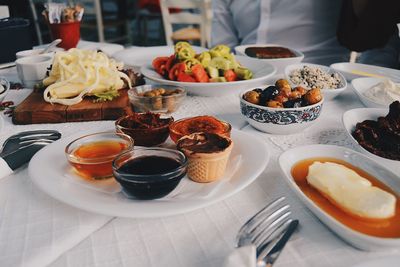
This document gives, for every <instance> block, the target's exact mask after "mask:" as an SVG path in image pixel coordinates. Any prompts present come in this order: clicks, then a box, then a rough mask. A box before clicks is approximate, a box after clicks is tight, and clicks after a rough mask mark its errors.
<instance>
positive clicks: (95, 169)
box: [65, 132, 133, 180]
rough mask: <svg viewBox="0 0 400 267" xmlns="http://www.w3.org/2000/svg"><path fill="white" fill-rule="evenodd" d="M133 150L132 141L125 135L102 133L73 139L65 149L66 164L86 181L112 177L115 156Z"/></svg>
mask: <svg viewBox="0 0 400 267" xmlns="http://www.w3.org/2000/svg"><path fill="white" fill-rule="evenodd" d="M132 148H133V139H132V138H131V137H129V136H128V135H126V134H121V133H114V132H102V133H95V134H89V135H85V136H82V137H80V138H78V139H75V140H74V141H72V142H71V143H69V144H68V145H67V147H66V148H65V154H66V156H67V159H68V162H69V163H70V164H71V165H72V166H73V167H74V169H75V171H76V172H77V173H78V174H79V175H80V176H81V177H83V178H86V179H95V180H101V179H107V178H111V177H112V174H113V173H112V162H113V160H114V159H115V157H116V156H117V155H119V154H120V153H123V152H125V151H128V150H130V149H132Z"/></svg>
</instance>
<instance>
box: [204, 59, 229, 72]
mask: <svg viewBox="0 0 400 267" xmlns="http://www.w3.org/2000/svg"><path fill="white" fill-rule="evenodd" d="M209 66H210V67H214V68H217V69H219V70H229V69H233V64H232V62H231V61H229V60H227V59H226V58H223V57H214V58H213V59H211V61H210V64H209Z"/></svg>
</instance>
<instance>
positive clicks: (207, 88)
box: [140, 53, 276, 96]
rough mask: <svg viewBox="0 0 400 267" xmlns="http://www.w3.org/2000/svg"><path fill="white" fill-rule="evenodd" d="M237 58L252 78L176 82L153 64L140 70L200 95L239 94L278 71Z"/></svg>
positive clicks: (258, 84) (257, 61)
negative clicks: (154, 67)
mask: <svg viewBox="0 0 400 267" xmlns="http://www.w3.org/2000/svg"><path fill="white" fill-rule="evenodd" d="M160 54H161V53H160ZM160 54H159V55H160ZM167 55H168V54H167ZM236 59H237V60H238V62H240V64H242V65H243V66H244V67H246V68H249V69H250V70H251V71H252V72H253V78H252V79H250V80H243V81H236V82H220V83H187V82H176V81H170V80H167V79H164V78H163V77H162V76H161V75H159V74H158V73H157V72H155V71H154V69H153V67H152V66H151V64H147V65H145V66H142V68H141V69H140V72H141V73H142V74H143V75H144V76H145V77H146V78H148V79H150V80H152V81H155V82H158V83H162V84H168V85H174V86H180V87H184V88H186V89H187V91H188V93H190V94H193V95H199V96H222V95H230V94H238V93H239V92H241V91H243V90H246V89H253V88H257V87H260V86H263V85H265V84H266V82H267V80H268V78H269V77H270V76H272V75H274V74H275V73H276V68H275V67H273V66H272V65H271V64H268V63H266V62H264V61H262V60H258V59H254V58H249V57H244V56H236Z"/></svg>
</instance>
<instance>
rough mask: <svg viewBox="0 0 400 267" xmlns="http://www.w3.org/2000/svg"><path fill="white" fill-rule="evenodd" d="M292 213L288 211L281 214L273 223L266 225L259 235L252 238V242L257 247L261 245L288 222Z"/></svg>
mask: <svg viewBox="0 0 400 267" xmlns="http://www.w3.org/2000/svg"><path fill="white" fill-rule="evenodd" d="M290 214H291V212H290V211H287V212H285V213H283V214H280V215H279V217H276V218H275V219H274V220H273V221H271V220H270V221H269V222H268V224H266V225H265V224H264V227H262V228H261V230H260V231H259V233H258V234H257V235H254V236H253V237H252V242H253V244H255V245H256V246H258V245H260V243H262V242H263V241H264V240H265V239H267V238H268V237H269V235H270V234H271V233H272V232H273V231H275V230H276V228H279V227H280V226H281V224H282V223H284V221H285V220H287V219H288V218H289V216H290Z"/></svg>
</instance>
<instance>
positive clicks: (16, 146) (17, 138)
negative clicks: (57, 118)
mask: <svg viewBox="0 0 400 267" xmlns="http://www.w3.org/2000/svg"><path fill="white" fill-rule="evenodd" d="M60 137H61V133H59V132H58V131H55V130H36V131H25V132H21V133H18V134H15V135H12V136H10V137H9V138H7V140H6V141H4V143H3V145H2V149H1V153H0V156H5V155H7V154H10V153H13V152H16V151H18V150H20V149H23V148H25V147H28V146H31V145H43V146H44V145H47V144H50V143H52V142H54V141H57V140H58V139H60Z"/></svg>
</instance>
